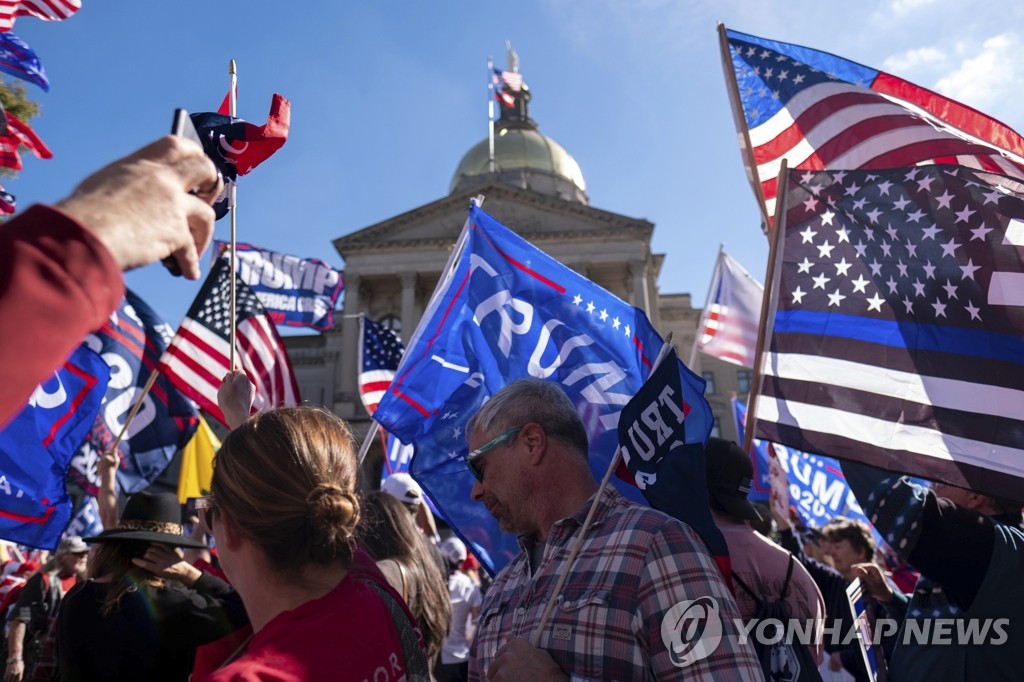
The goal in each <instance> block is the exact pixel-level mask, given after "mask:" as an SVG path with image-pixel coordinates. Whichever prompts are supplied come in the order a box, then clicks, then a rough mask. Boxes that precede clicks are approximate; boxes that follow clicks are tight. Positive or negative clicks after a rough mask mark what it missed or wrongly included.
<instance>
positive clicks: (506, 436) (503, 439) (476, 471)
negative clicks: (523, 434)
mask: <svg viewBox="0 0 1024 682" xmlns="http://www.w3.org/2000/svg"><path fill="white" fill-rule="evenodd" d="M524 426H525V424H524ZM522 430H523V427H522V426H516V427H514V428H511V429H509V430H508V431H502V432H501V433H499V434H498V435H497V436H495V437H494V438H492V439H491V440H489V441H487V442H486V443H484V444H483V445H481V446H480V447H478V448H477V449H476V450H470V452H469V454H468V455H466V466H467V467H468V468H469V471H470V473H471V474H473V478H475V479H476V480H478V481H480V482H481V483H483V482H484V474H483V472H482V471H480V465H479V464H478V463H477V462H476V460H477V459H478V458H479V457H480V455H484V454H487V453H488V452H490V451H491V450H493V449H494V448H496V447H498V446H499V445H501V444H502V443H507V442H508V441H510V440H512V438H513V437H514V436H515V435H516V434H517V433H519V432H520V431H522Z"/></svg>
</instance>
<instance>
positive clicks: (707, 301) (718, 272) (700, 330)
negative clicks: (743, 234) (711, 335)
mask: <svg viewBox="0 0 1024 682" xmlns="http://www.w3.org/2000/svg"><path fill="white" fill-rule="evenodd" d="M724 253H725V244H722V243H719V244H718V259H717V260H716V261H715V270H714V272H712V273H711V286H709V287H708V295H707V296H705V297H704V309H703V310H702V311H701V314H700V322H699V323H698V324H697V335H696V337H694V339H693V348H691V349H690V362H689V364H687V365H686V366H687V367H689V368H690V369H693V366H694V364H695V363H696V362H697V347H698V346H699V345H700V340H701V337H702V336H703V335H704V328H705V327H706V326H707V320H708V306H709V305H711V296H712V295H713V294H712V292H713V291H714V290H715V289H716V288H718V287H719V286H721V282H722V254H724Z"/></svg>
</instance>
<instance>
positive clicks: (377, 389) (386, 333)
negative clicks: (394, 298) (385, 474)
mask: <svg viewBox="0 0 1024 682" xmlns="http://www.w3.org/2000/svg"><path fill="white" fill-rule="evenodd" d="M404 352H405V346H403V345H402V340H401V339H400V338H398V334H396V333H395V332H394V331H392V330H391V329H386V328H385V327H384V326H383V325H380V324H378V323H376V322H374V321H373V320H368V319H366V316H365V315H360V316H359V397H360V398H362V401H363V405H364V406H365V407H366V411H367V412H369V413H370V414H373V413H374V412H376V411H377V403H379V402H380V399H381V397H383V395H384V391H386V390H388V386H390V385H391V380H392V379H394V378H395V370H397V369H398V363H399V362H401V360H402V354H403V353H404ZM396 442H397V441H396Z"/></svg>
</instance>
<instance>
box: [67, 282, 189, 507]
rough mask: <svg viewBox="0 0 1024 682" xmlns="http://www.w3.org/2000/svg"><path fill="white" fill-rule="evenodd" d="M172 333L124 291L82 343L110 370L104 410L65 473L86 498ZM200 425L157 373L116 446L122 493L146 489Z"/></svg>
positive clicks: (184, 401)
mask: <svg viewBox="0 0 1024 682" xmlns="http://www.w3.org/2000/svg"><path fill="white" fill-rule="evenodd" d="M172 335H173V332H172V330H171V328H170V327H168V326H167V324H166V323H165V322H164V321H163V320H162V319H160V317H159V315H157V314H156V312H154V311H153V310H152V309H151V308H150V307H149V306H148V305H146V303H145V302H144V301H143V300H142V299H141V298H139V297H138V296H137V295H136V294H135V293H133V292H132V291H128V292H127V293H126V294H125V298H124V300H123V301H122V302H121V307H120V308H118V310H117V311H116V312H115V313H114V314H113V315H111V316H110V319H109V320H108V321H107V324H105V325H104V326H103V327H102V328H101V329H100V330H98V331H96V332H93V333H92V334H90V335H89V336H87V337H86V339H85V343H86V345H88V346H89V347H90V348H92V349H93V350H95V351H96V352H98V353H100V354H101V355H102V357H103V359H104V360H105V361H106V362H107V364H108V365H109V366H110V370H111V381H110V386H109V387H108V388H107V393H106V397H105V398H104V400H103V408H102V409H101V410H100V415H99V417H98V418H97V419H96V423H95V424H94V425H93V428H92V431H91V432H90V433H89V435H88V437H87V439H86V441H85V442H84V443H83V444H82V446H81V447H80V448H79V451H78V453H77V454H76V455H75V458H74V460H73V461H72V468H71V471H70V472H69V473H70V476H71V480H72V481H73V482H74V483H76V484H77V485H78V486H79V487H80V488H82V490H84V491H85V492H86V493H87V494H89V495H95V494H96V489H97V486H98V483H99V478H98V476H97V473H96V461H97V459H98V458H99V457H100V456H101V455H102V454H103V453H105V452H106V451H107V450H109V449H110V447H111V446H112V445H113V444H114V440H115V439H116V438H117V435H118V434H119V433H120V432H121V429H122V427H123V425H124V420H125V418H126V417H127V416H128V413H129V411H130V410H131V408H132V406H133V405H134V404H135V403H136V402H138V399H139V396H140V395H141V394H142V388H143V387H144V386H145V384H146V381H147V379H149V376H150V374H151V373H152V372H153V369H154V368H155V367H156V365H157V362H158V361H159V359H160V355H161V354H162V353H163V352H164V350H165V349H166V348H167V343H168V340H169V339H170V338H171V336H172ZM198 426H199V413H198V410H197V409H196V406H195V404H194V403H192V401H191V400H189V399H188V398H186V397H185V396H184V395H182V394H181V392H179V391H178V389H177V388H175V387H174V385H173V384H172V383H171V381H170V379H168V378H167V377H166V375H164V374H161V375H160V376H159V377H158V378H157V380H156V382H155V383H154V384H153V387H152V389H151V390H150V392H149V393H148V394H147V395H146V397H145V399H144V401H143V405H142V408H141V409H140V410H139V413H138V414H137V415H136V417H135V419H134V420H133V421H132V423H131V424H130V425H129V427H128V432H127V433H126V434H125V437H124V439H123V440H122V441H121V443H120V445H119V446H118V449H119V451H120V453H121V467H120V469H119V470H118V472H117V482H118V485H119V486H120V488H121V490H123V491H124V492H125V493H126V494H129V495H130V494H132V493H136V492H138V491H140V490H143V489H145V488H146V487H148V486H149V484H150V483H152V482H153V481H154V480H155V479H156V478H157V476H159V475H160V474H161V473H163V470H164V469H166V468H167V465H168V464H170V463H171V458H173V457H174V454H175V453H176V452H177V451H178V449H179V448H183V447H185V445H186V444H187V443H188V441H189V440H190V439H191V438H192V434H193V433H195V430H196V428H197V427H198Z"/></svg>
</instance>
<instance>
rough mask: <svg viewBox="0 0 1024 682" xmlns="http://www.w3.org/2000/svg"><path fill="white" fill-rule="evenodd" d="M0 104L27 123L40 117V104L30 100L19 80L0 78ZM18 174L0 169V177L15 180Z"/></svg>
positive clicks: (6, 169) (8, 169) (7, 169)
mask: <svg viewBox="0 0 1024 682" xmlns="http://www.w3.org/2000/svg"><path fill="white" fill-rule="evenodd" d="M0 103H3V105H4V109H5V110H7V111H9V112H11V113H12V114H14V115H15V116H17V117H18V118H19V119H21V120H22V121H24V122H25V123H28V122H29V121H31V120H32V119H33V118H35V117H36V116H38V115H39V103H38V102H34V101H32V100H30V99H29V98H28V91H27V89H26V88H25V84H24V83H22V82H21V81H19V80H7V79H6V78H0ZM17 174H18V173H17V171H13V170H11V169H10V168H0V177H4V178H13V177H14V176H16V175H17Z"/></svg>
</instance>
